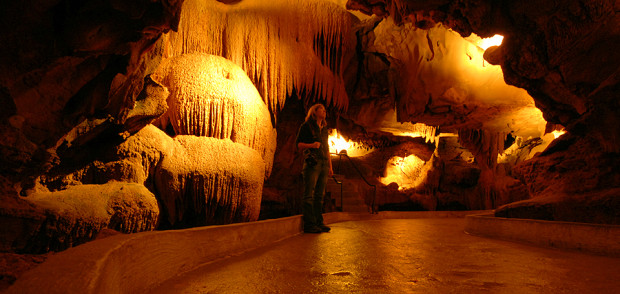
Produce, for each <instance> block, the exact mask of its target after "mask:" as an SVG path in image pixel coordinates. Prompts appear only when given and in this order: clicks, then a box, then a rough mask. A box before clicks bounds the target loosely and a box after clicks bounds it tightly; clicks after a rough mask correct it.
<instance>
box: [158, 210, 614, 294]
mask: <svg viewBox="0 0 620 294" xmlns="http://www.w3.org/2000/svg"><path fill="white" fill-rule="evenodd" d="M330 226H331V228H332V231H331V232H329V233H322V234H300V235H296V236H294V237H291V238H288V239H285V240H283V241H280V242H277V243H274V244H272V245H270V246H267V247H264V248H260V249H256V250H253V251H250V252H246V253H243V254H240V255H237V256H232V257H228V258H224V259H221V260H218V261H215V262H212V263H209V264H206V265H203V266H201V267H200V268H198V269H196V270H194V271H191V272H189V273H185V274H183V275H181V276H178V277H174V278H172V279H170V280H167V281H166V282H164V283H163V284H161V285H160V286H159V287H158V288H157V289H154V291H153V293H620V275H619V273H620V258H613V257H603V256H595V255H588V254H584V253H580V252H575V251H565V250H558V249H551V248H542V247H534V246H529V245H524V244H519V243H513V242H507V241H501V240H495V239H488V238H482V237H476V236H471V235H468V234H466V233H464V227H465V220H464V219H463V218H435V219H432V218H431V219H384V220H368V221H347V222H341V223H334V224H331V225H330Z"/></svg>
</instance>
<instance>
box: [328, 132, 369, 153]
mask: <svg viewBox="0 0 620 294" xmlns="http://www.w3.org/2000/svg"><path fill="white" fill-rule="evenodd" d="M343 151H345V152H346V154H347V155H349V156H350V157H357V156H364V155H366V154H368V153H370V152H372V151H373V148H369V147H367V146H364V145H363V144H361V143H357V142H353V141H351V140H346V139H345V138H343V137H342V136H341V135H340V134H339V133H338V131H337V130H336V129H333V130H331V131H330V133H329V153H333V154H340V153H341V152H343Z"/></svg>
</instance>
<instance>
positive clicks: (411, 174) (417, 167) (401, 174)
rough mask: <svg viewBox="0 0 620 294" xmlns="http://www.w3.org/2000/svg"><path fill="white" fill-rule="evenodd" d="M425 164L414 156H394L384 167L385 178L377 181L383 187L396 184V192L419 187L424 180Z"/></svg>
mask: <svg viewBox="0 0 620 294" xmlns="http://www.w3.org/2000/svg"><path fill="white" fill-rule="evenodd" d="M425 165H426V162H425V161H424V160H422V159H421V158H419V157H417V156H415V155H413V154H412V155H409V156H406V157H404V158H403V157H400V156H394V157H392V158H390V160H388V163H387V166H386V167H385V177H383V178H380V179H379V181H381V183H383V184H384V185H389V184H391V183H396V184H398V190H399V191H402V190H405V189H411V188H415V187H417V186H419V185H420V184H422V183H423V182H424V180H425V179H426V172H425V171H426V169H425Z"/></svg>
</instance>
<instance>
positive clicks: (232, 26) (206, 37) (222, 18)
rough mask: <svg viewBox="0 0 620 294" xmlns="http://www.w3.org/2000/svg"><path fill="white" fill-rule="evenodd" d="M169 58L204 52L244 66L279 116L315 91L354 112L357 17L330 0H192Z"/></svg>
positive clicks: (173, 39)
mask: <svg viewBox="0 0 620 294" xmlns="http://www.w3.org/2000/svg"><path fill="white" fill-rule="evenodd" d="M166 37H167V38H168V41H167V43H168V48H167V50H166V54H165V57H168V58H170V57H173V56H178V55H182V54H186V53H194V52H202V53H208V54H213V55H218V56H223V57H225V58H227V59H230V60H232V61H233V62H234V63H236V64H238V65H239V66H240V67H241V68H242V69H243V70H245V72H246V73H247V74H248V76H249V77H250V79H251V80H252V81H253V82H254V84H255V85H256V88H257V89H258V91H259V93H260V94H261V96H262V98H263V99H264V101H265V104H267V106H268V108H269V110H270V111H271V114H272V115H273V116H274V117H276V115H277V113H278V112H279V110H280V109H281V108H282V107H283V105H284V101H285V99H286V97H287V96H290V95H291V94H292V93H293V92H294V91H295V92H296V94H298V95H299V94H300V93H309V92H314V93H317V94H318V95H319V98H321V99H322V100H324V101H326V104H328V105H327V106H334V107H335V108H338V109H346V108H347V105H348V97H347V94H346V92H345V87H344V82H343V79H342V76H343V70H344V66H343V64H344V63H345V62H347V59H348V58H350V56H346V54H347V53H351V52H352V51H353V50H352V49H353V47H354V42H355V35H354V33H353V31H352V16H351V15H350V14H349V13H348V12H347V11H346V10H345V9H343V8H341V7H339V6H338V5H336V4H334V3H331V2H330V1H324V0H310V1H289V0H272V1H263V0H245V1H242V2H240V3H236V4H235V5H226V4H223V3H219V2H217V1H200V0H187V1H185V2H184V6H183V12H182V14H181V22H180V25H179V31H178V33H174V32H173V33H170V34H169V35H168V36H166Z"/></svg>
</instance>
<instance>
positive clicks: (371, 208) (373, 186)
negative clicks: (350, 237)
mask: <svg viewBox="0 0 620 294" xmlns="http://www.w3.org/2000/svg"><path fill="white" fill-rule="evenodd" d="M330 154H334V155H338V156H339V157H340V158H339V162H338V171H339V172H340V165H341V164H342V156H343V155H344V156H345V157H346V158H347V159H348V160H349V162H350V163H351V166H353V168H354V169H355V171H357V173H358V174H359V175H360V177H362V180H364V182H365V183H366V185H368V186H370V187H372V188H373V189H374V190H373V194H372V204H371V207H370V210H371V211H370V213H372V214H375V213H378V211H377V210H376V209H375V200H376V198H377V186H375V185H373V184H371V183H369V182H368V180H366V177H364V175H363V174H362V172H361V171H360V170H359V169H358V168H357V166H356V165H355V162H353V160H351V157H349V155H348V154H346V153H342V152H341V153H330ZM334 180H335V178H334ZM340 188H341V189H342V186H340ZM340 197H342V190H341V193H340ZM341 203H342V202H341ZM341 205H342V204H341Z"/></svg>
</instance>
